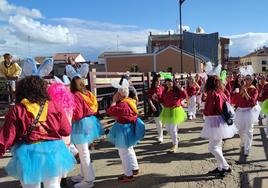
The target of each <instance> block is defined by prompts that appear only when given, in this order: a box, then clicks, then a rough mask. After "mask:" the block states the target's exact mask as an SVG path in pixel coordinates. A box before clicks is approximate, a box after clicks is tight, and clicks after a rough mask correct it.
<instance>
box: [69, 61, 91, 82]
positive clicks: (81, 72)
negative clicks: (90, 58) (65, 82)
mask: <svg viewBox="0 0 268 188" xmlns="http://www.w3.org/2000/svg"><path fill="white" fill-rule="evenodd" d="M65 70H66V74H67V76H68V77H69V78H70V79H71V80H72V79H73V78H74V77H79V78H86V77H87V74H88V72H89V65H88V64H86V63H84V64H82V65H81V67H80V68H79V69H78V70H77V71H76V70H75V69H74V68H73V66H71V65H67V66H66V68H65Z"/></svg>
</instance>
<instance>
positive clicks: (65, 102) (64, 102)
mask: <svg viewBox="0 0 268 188" xmlns="http://www.w3.org/2000/svg"><path fill="white" fill-rule="evenodd" d="M56 80H57V79H56ZM48 94H49V96H50V98H51V100H52V101H54V102H55V103H56V104H58V105H59V106H60V107H62V108H63V110H64V112H65V115H66V117H67V118H68V120H69V124H71V123H72V117H73V110H74V107H75V103H74V96H73V94H72V93H71V92H70V91H69V90H68V89H67V88H66V86H65V85H64V84H63V83H62V82H60V80H57V82H55V83H52V84H51V85H50V86H49V87H48ZM62 139H63V141H64V143H65V144H66V146H67V148H68V149H69V150H70V151H71V152H72V154H73V155H74V156H75V155H76V152H77V153H78V151H76V148H75V147H74V146H72V147H71V137H70V135H69V136H67V137H62ZM74 151H75V152H74ZM66 176H67V174H66ZM66 176H64V177H63V178H62V179H61V186H66V185H67V181H66Z"/></svg>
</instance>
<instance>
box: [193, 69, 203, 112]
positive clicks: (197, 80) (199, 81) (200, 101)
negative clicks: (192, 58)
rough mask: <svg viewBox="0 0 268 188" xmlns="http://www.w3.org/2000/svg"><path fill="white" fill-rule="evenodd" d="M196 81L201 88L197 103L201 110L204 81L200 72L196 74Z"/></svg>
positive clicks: (198, 92)
mask: <svg viewBox="0 0 268 188" xmlns="http://www.w3.org/2000/svg"><path fill="white" fill-rule="evenodd" d="M195 83H197V85H198V86H199V90H198V91H197V95H196V104H197V109H198V110H200V108H201V104H202V92H201V88H202V85H203V82H202V77H201V76H200V75H199V74H196V75H195Z"/></svg>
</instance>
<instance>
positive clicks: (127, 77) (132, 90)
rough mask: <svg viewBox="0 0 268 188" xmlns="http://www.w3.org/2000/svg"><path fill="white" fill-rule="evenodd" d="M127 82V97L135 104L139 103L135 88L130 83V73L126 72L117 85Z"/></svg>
mask: <svg viewBox="0 0 268 188" xmlns="http://www.w3.org/2000/svg"><path fill="white" fill-rule="evenodd" d="M124 80H127V81H128V83H129V96H128V97H130V98H132V99H135V100H136V102H137V103H138V102H139V98H138V93H137V91H136V89H135V87H134V86H133V85H132V81H131V77H130V73H129V72H126V74H124V75H122V77H121V79H120V81H119V85H122V83H123V81H124Z"/></svg>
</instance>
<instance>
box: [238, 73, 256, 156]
mask: <svg viewBox="0 0 268 188" xmlns="http://www.w3.org/2000/svg"><path fill="white" fill-rule="evenodd" d="M257 98H258V90H257V89H256V87H255V86H253V85H252V77H251V76H250V75H247V76H246V77H245V79H244V84H243V85H242V86H241V88H240V92H239V93H236V95H235V98H234V103H235V105H236V107H237V110H236V115H235V123H236V126H237V128H238V130H239V135H240V139H241V144H240V146H241V148H242V149H243V152H244V155H245V156H248V155H249V153H250V149H251V145H252V140H253V125H254V124H255V123H258V117H259V114H260V106H259V105H258V104H257Z"/></svg>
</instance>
